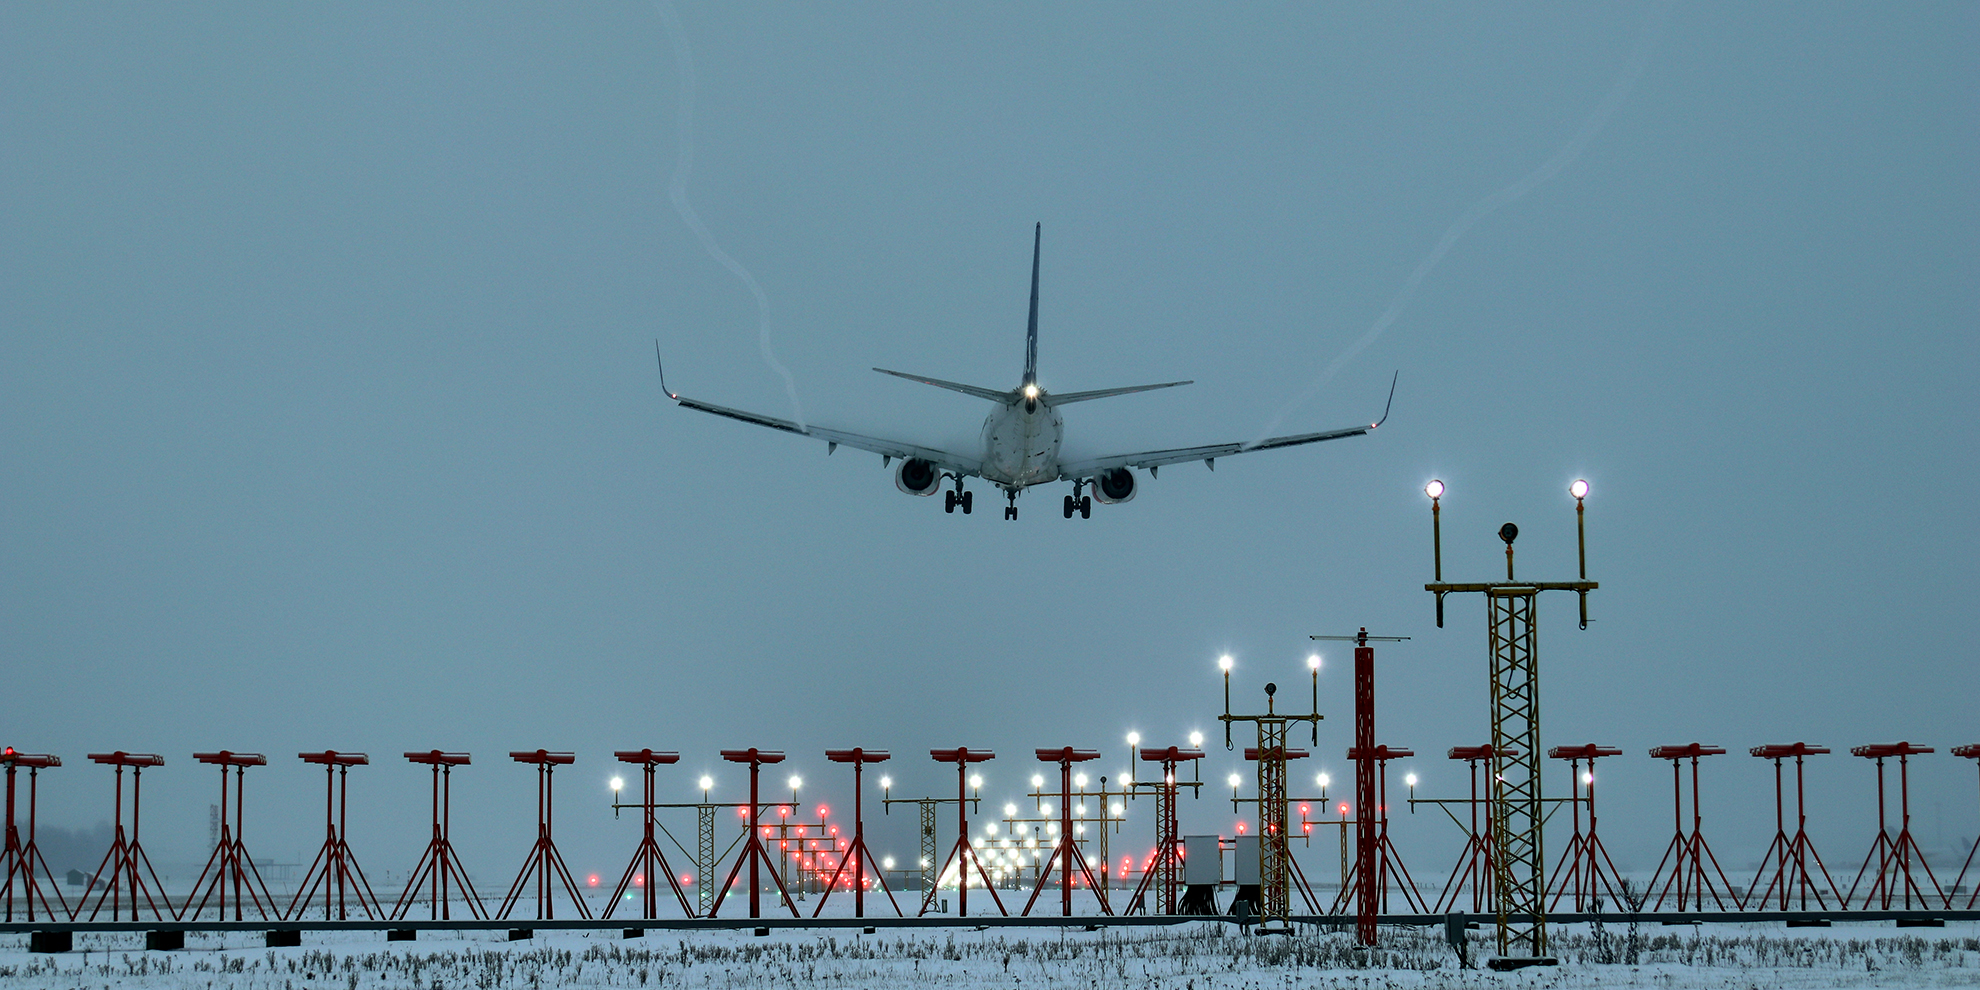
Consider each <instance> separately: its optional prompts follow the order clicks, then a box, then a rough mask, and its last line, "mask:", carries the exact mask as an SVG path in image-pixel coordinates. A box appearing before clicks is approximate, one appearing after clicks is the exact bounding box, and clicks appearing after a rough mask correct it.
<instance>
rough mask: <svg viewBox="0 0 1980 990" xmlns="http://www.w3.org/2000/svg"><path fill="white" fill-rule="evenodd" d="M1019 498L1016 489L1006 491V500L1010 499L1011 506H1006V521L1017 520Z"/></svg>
mask: <svg viewBox="0 0 1980 990" xmlns="http://www.w3.org/2000/svg"><path fill="white" fill-rule="evenodd" d="M1017 497H1018V493H1017V489H1015V488H1006V489H1004V498H1006V499H1008V500H1009V502H1010V504H1009V505H1006V506H1004V518H1005V519H1016V518H1017Z"/></svg>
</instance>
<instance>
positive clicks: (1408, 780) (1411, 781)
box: [1403, 773, 1416, 787]
mask: <svg viewBox="0 0 1980 990" xmlns="http://www.w3.org/2000/svg"><path fill="white" fill-rule="evenodd" d="M1403 783H1405V784H1408V785H1409V786H1411V787H1415V786H1416V775H1415V774H1413V773H1412V774H1409V775H1408V776H1405V777H1404V778H1403Z"/></svg>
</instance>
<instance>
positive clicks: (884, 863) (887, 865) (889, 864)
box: [880, 856, 894, 870]
mask: <svg viewBox="0 0 1980 990" xmlns="http://www.w3.org/2000/svg"><path fill="white" fill-rule="evenodd" d="M880 866H881V868H882V869H888V870H891V869H893V868H894V857H892V856H889V857H887V858H886V859H883V860H881V861H880Z"/></svg>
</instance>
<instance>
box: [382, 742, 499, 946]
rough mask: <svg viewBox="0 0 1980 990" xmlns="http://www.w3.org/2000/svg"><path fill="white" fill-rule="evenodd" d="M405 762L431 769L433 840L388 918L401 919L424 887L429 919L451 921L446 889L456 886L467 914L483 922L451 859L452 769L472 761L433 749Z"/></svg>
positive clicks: (471, 889) (468, 886)
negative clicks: (390, 916) (454, 884)
mask: <svg viewBox="0 0 1980 990" xmlns="http://www.w3.org/2000/svg"><path fill="white" fill-rule="evenodd" d="M406 760H407V762H410V763H424V764H426V765H427V766H429V767H432V768H433V838H432V839H430V840H428V841H427V843H426V851H425V852H423V853H421V854H420V857H419V864H418V865H416V866H414V867H413V872H412V879H411V880H409V881H407V882H406V890H405V893H402V894H400V895H399V900H398V903H397V904H395V905H393V907H392V917H393V919H395V920H396V919H400V918H404V917H405V916H406V912H407V911H409V910H411V909H412V906H413V904H414V903H415V902H416V897H415V895H416V894H417V893H418V892H419V889H420V887H422V886H427V888H428V896H429V898H430V900H429V904H430V905H431V911H432V917H433V918H434V919H436V920H438V919H447V920H452V919H453V917H454V915H453V909H452V906H451V905H452V902H451V901H450V900H449V898H448V895H447V887H448V885H449V884H451V883H456V882H457V883H458V884H459V888H458V889H460V890H461V891H464V892H465V893H466V894H467V906H468V912H469V913H470V914H472V915H474V916H475V917H476V918H478V919H484V920H485V919H486V918H487V917H488V915H487V914H486V913H484V912H483V911H482V910H481V895H480V894H477V893H475V890H474V883H473V882H472V881H470V880H468V876H467V871H466V870H463V869H461V864H460V860H459V859H458V858H457V857H456V856H455V855H454V842H453V821H454V813H453V804H454V768H455V767H460V766H467V765H468V764H469V763H470V762H472V760H471V759H470V758H469V755H468V754H467V753H445V752H441V751H440V750H437V749H436V750H431V751H429V752H425V753H407V754H406ZM429 884H430V885H429Z"/></svg>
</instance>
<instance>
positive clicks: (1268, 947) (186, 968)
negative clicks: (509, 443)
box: [0, 923, 1980, 990]
mask: <svg viewBox="0 0 1980 990" xmlns="http://www.w3.org/2000/svg"><path fill="white" fill-rule="evenodd" d="M617 934H618V933H617V932H557V933H552V932H543V933H541V934H540V935H539V937H537V938H535V939H531V940H528V941H519V942H509V941H507V940H506V938H505V936H504V934H503V933H500V932H489V933H455V932H446V933H422V934H421V936H420V941H418V942H393V943H388V942H386V941H385V940H384V936H383V935H382V934H381V933H363V934H346V933H309V934H306V935H305V936H304V945H303V946H302V947H301V948H293V949H267V948H263V947H262V946H261V941H260V938H259V937H258V936H247V935H241V934H238V933H236V934H231V935H226V936H218V935H210V934H209V935H195V936H192V937H190V938H189V939H188V942H187V948H186V949H185V950H183V951H176V952H147V951H144V950H143V949H142V945H143V936H142V935H137V934H130V935H87V936H79V937H78V938H77V940H76V950H75V951H74V952H71V953H66V954H61V955H52V956H51V955H31V954H30V953H28V952H27V936H25V935H6V936H0V988H9V990H11V988H16V987H20V988H29V987H32V988H57V987H76V988H81V987H160V988H168V990H170V988H209V987H211V988H242V990H245V988H256V990H262V988H267V990H305V988H309V990H314V988H337V990H355V988H358V987H377V988H405V990H431V988H442V987H444V988H454V987H530V988H536V987H738V988H750V987H786V986H812V985H819V984H823V985H828V986H844V987H919V986H922V985H924V984H930V983H933V984H939V985H941V986H943V987H958V988H977V987H985V988H987V987H998V988H1041V987H1068V988H1072V987H1078V988H1092V987H1165V988H1166V987H1176V988H1183V990H1241V988H1265V987H1304V986H1316V985H1318V986H1345V987H1362V988H1378V987H1380V988H1387V987H1397V988H1416V987H1423V988H1435V987H1629V986H1646V987H1658V988H1671V990H1680V988H1693V987H1697V988H1706V987H1711V988H1719V987H1724V988H1741V990H1749V988H1750V990H1763V988H1801V987H1974V986H1980V925H1975V924H1958V925H1949V926H1948V927H1946V928H1945V929H1920V930H1916V932H1915V933H1914V932H1912V931H1906V932H1899V931H1897V930H1895V929H1893V928H1891V927H1890V926H1889V925H1886V924H1868V923H1866V924H1851V925H1839V926H1837V927H1836V928H1832V929H1826V930H1821V929H1798V930H1795V931H1792V932H1790V931H1787V930H1784V929H1782V928H1781V927H1779V926H1778V925H1765V924H1754V925H1719V926H1710V927H1704V928H1697V929H1694V928H1690V927H1683V928H1661V927H1658V928H1645V929H1642V930H1640V931H1639V932H1638V933H1636V941H1635V944H1634V945H1633V946H1632V944H1631V934H1630V932H1629V931H1628V930H1627V929H1618V928H1617V927H1615V926H1611V927H1610V928H1609V929H1608V930H1607V931H1605V932H1602V933H1596V932H1592V931H1590V930H1589V929H1588V928H1587V927H1586V926H1564V927H1562V928H1561V929H1559V930H1558V931H1557V932H1556V933H1555V935H1554V945H1555V951H1556V952H1557V953H1558V954H1559V956H1560V958H1561V962H1562V965H1561V966H1560V967H1558V968H1551V969H1529V970H1524V971H1521V972H1517V973H1511V974H1501V973H1494V972H1490V971H1479V970H1460V969H1459V968H1458V965H1457V958H1456V955H1455V953H1454V952H1453V951H1452V950H1451V949H1450V947H1449V946H1447V945H1445V944H1444V941H1443V932H1442V931H1441V929H1439V930H1435V931H1429V930H1424V931H1417V930H1412V929H1392V930H1385V931H1384V932H1383V939H1384V943H1385V944H1384V948H1382V949H1381V950H1378V951H1376V952H1373V953H1364V952H1361V951H1358V950H1356V949H1355V948H1354V947H1353V946H1352V944H1351V942H1350V939H1349V937H1348V936H1347V935H1345V934H1340V933H1333V932H1328V933H1320V934H1305V935H1295V936H1291V937H1284V936H1260V937H1245V936H1243V935H1240V934H1239V933H1238V932H1237V931H1236V929H1233V928H1231V927H1229V926H1227V925H1224V924H1220V923H1191V924H1185V925H1178V926H1175V927H1172V928H1159V929H1112V930H1107V929H1103V930H1101V931H1094V932H1087V931H1081V930H1077V929H1075V930H1069V931H1063V932H1061V931H1057V930H1041V929H990V930H984V931H977V930H974V929H961V930H942V929H937V930H928V929H915V930H893V931H890V930H887V929H881V930H880V932H879V933H878V934H874V935H860V934H858V933H857V932H856V931H848V930H844V929H841V930H836V931H777V932H773V933H772V934H771V935H769V936H767V937H755V936H752V935H751V934H750V933H749V932H748V931H739V932H664V931H659V930H655V931H654V932H652V933H651V934H649V935H647V936H646V937H644V938H637V939H620V938H618V937H616V936H617ZM1489 934H1490V933H1489V932H1484V933H1473V940H1474V941H1473V943H1472V949H1471V954H1472V958H1473V961H1474V963H1475V962H1476V961H1477V960H1478V959H1480V958H1482V957H1483V956H1485V955H1486V954H1487V952H1486V950H1487V942H1486V941H1485V940H1484V939H1487V938H1489ZM1632 954H1633V955H1634V963H1633V964H1632V963H1631V962H1630V961H1629V959H1630V957H1631V956H1632ZM1611 960H1613V961H1611Z"/></svg>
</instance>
